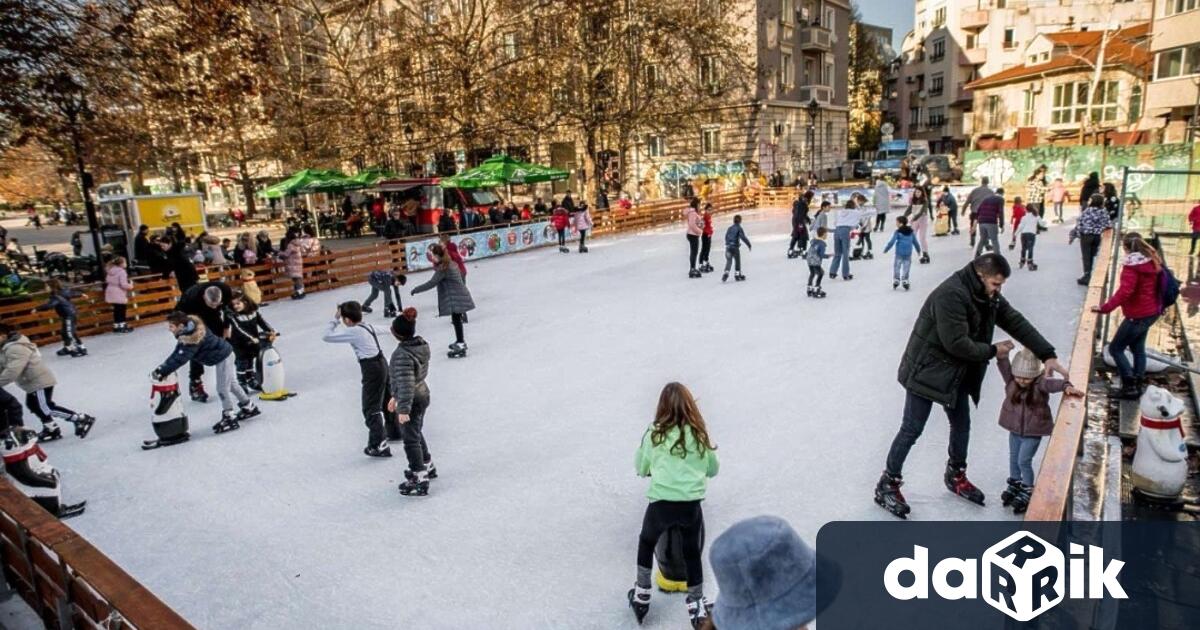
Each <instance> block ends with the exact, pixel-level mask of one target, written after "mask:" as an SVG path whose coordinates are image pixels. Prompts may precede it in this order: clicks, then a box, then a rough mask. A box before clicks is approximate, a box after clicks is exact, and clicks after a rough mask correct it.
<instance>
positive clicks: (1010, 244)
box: [1008, 242, 1017, 252]
mask: <svg viewBox="0 0 1200 630" xmlns="http://www.w3.org/2000/svg"><path fill="white" fill-rule="evenodd" d="M1016 248H1017V244H1016V243H1015V242H1012V243H1009V244H1008V251H1010V252H1011V251H1013V250H1014V249H1016Z"/></svg>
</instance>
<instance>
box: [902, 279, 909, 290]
mask: <svg viewBox="0 0 1200 630" xmlns="http://www.w3.org/2000/svg"><path fill="white" fill-rule="evenodd" d="M900 284H901V286H903V287H904V290H905V291H907V290H908V287H909V284H908V280H905V281H904V282H901V283H900Z"/></svg>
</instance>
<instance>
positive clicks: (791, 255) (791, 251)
mask: <svg viewBox="0 0 1200 630" xmlns="http://www.w3.org/2000/svg"><path fill="white" fill-rule="evenodd" d="M799 256H800V252H797V251H796V250H794V249H789V250H788V260H791V259H793V258H798V257H799Z"/></svg>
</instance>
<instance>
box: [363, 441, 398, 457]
mask: <svg viewBox="0 0 1200 630" xmlns="http://www.w3.org/2000/svg"><path fill="white" fill-rule="evenodd" d="M363 454H364V455H366V456H367V457H391V456H392V447H390V446H388V443H387V442H383V443H381V444H379V445H378V446H368V447H366V448H364V449H363Z"/></svg>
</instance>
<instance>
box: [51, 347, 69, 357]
mask: <svg viewBox="0 0 1200 630" xmlns="http://www.w3.org/2000/svg"><path fill="white" fill-rule="evenodd" d="M54 354H56V355H58V356H60V357H65V356H67V355H68V354H71V348H69V347H67V346H63V347H61V348H59V349H58V352H55V353H54Z"/></svg>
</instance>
